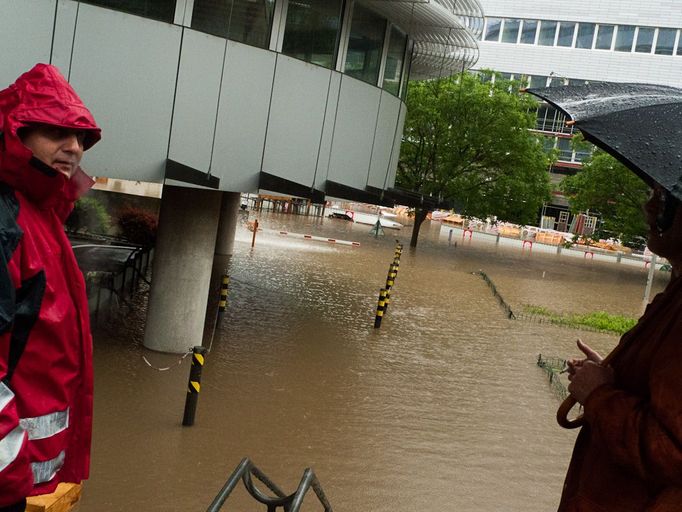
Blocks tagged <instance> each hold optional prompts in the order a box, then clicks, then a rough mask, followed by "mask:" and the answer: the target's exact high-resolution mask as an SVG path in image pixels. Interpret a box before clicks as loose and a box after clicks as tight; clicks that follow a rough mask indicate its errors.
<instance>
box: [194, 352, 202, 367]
mask: <svg viewBox="0 0 682 512" xmlns="http://www.w3.org/2000/svg"><path fill="white" fill-rule="evenodd" d="M194 357H195V358H196V360H197V361H199V364H200V365H202V366H203V364H204V356H202V355H201V354H194Z"/></svg>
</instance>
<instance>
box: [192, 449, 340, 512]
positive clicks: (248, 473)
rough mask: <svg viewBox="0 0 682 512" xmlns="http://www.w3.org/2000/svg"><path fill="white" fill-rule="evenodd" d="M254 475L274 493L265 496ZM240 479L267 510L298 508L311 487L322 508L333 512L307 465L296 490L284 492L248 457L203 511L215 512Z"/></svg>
mask: <svg viewBox="0 0 682 512" xmlns="http://www.w3.org/2000/svg"><path fill="white" fill-rule="evenodd" d="M253 476H255V477H256V478H257V479H258V480H259V481H260V482H261V483H263V484H265V486H266V487H267V488H268V489H270V491H272V492H273V493H274V494H275V495H276V496H274V497H271V496H268V495H266V494H265V493H263V492H262V491H261V490H260V489H258V488H257V487H256V486H255V485H254V482H253V478H252V477H253ZM239 480H242V481H243V482H244V486H245V487H246V490H247V491H248V492H249V494H250V495H251V496H252V497H253V498H254V499H256V500H257V501H259V502H260V503H262V504H264V505H266V506H267V510H268V512H276V510H277V508H278V507H281V508H282V509H283V510H284V511H285V512H299V510H300V508H301V505H302V504H303V499H304V498H305V495H306V493H307V492H308V490H310V488H311V487H312V489H313V492H314V493H315V495H316V496H317V499H318V500H319V501H320V503H321V504H322V506H323V507H324V510H325V512H333V511H332V507H331V505H330V504H329V501H328V500H327V497H326V496H325V494H324V491H323V490H322V486H321V485H320V482H319V481H318V480H317V477H316V476H315V473H314V472H313V470H312V469H311V468H306V469H305V471H304V472H303V477H302V478H301V482H300V483H299V485H298V488H297V489H296V492H294V493H293V494H289V495H287V494H286V493H285V492H284V491H282V489H280V488H279V487H278V486H277V485H276V484H275V483H274V482H272V481H271V480H270V479H269V478H268V477H267V475H266V474H265V473H263V472H262V471H261V470H260V469H259V468H258V467H257V466H256V465H255V464H253V462H251V461H250V460H249V459H248V458H244V459H242V461H241V462H240V463H239V465H238V466H237V467H236V469H235V470H234V471H233V472H232V474H231V475H230V477H229V478H228V479H227V481H226V482H225V485H223V487H222V489H220V492H218V494H217V495H216V497H215V498H214V499H213V502H212V503H211V504H210V505H209V507H208V509H206V512H218V511H219V510H220V509H221V508H222V506H223V504H224V503H225V501H226V500H227V498H228V497H229V496H230V493H231V492H232V491H233V490H234V489H235V487H237V484H238V483H239Z"/></svg>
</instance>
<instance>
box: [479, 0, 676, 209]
mask: <svg viewBox="0 0 682 512" xmlns="http://www.w3.org/2000/svg"><path fill="white" fill-rule="evenodd" d="M481 4H482V5H483V10H484V12H485V27H484V30H483V34H482V37H481V41H480V43H479V45H480V58H479V61H478V63H477V64H476V68H477V69H493V70H495V71H499V72H502V73H503V74H504V76H505V77H513V78H516V79H522V80H527V84H528V85H529V86H531V87H544V86H552V85H559V84H562V83H570V84H580V83H584V82H585V81H588V82H594V81H611V82H643V83H654V84H662V85H671V86H675V87H682V30H681V29H682V5H681V4H680V2H679V1H677V0H649V1H647V2H643V1H641V0H602V1H599V2H597V1H591V0H575V1H572V2H556V1H553V0H536V1H535V2H525V3H524V2H509V1H508V0H481ZM537 129H538V130H539V131H541V132H543V133H544V134H545V135H547V136H548V139H547V144H548V146H555V147H557V148H558V149H559V161H558V162H557V164H556V165H555V166H554V167H553V169H552V170H551V176H552V181H553V182H554V183H558V182H559V181H560V180H561V178H562V177H563V176H564V175H566V174H571V173H574V172H576V170H577V169H579V168H580V166H581V164H580V161H581V160H582V158H583V157H584V156H585V155H584V154H581V153H576V152H574V151H573V150H572V148H571V142H570V136H571V133H572V129H571V128H570V127H566V126H565V125H564V118H563V116H561V115H559V114H558V113H557V112H556V111H555V110H554V109H552V108H550V107H547V106H544V107H541V108H540V110H539V113H538V122H537ZM553 203H554V204H553V206H554V208H552V207H550V208H548V209H547V213H549V214H550V215H552V216H556V217H557V218H558V216H559V213H560V210H561V209H562V208H563V207H565V206H566V204H567V203H566V201H565V199H564V198H563V197H562V196H561V195H560V194H558V193H557V194H555V196H554V201H553Z"/></svg>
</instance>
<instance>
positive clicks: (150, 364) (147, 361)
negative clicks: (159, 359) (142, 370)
mask: <svg viewBox="0 0 682 512" xmlns="http://www.w3.org/2000/svg"><path fill="white" fill-rule="evenodd" d="M191 353H192V349H190V350H189V351H188V352H187V353H186V354H185V355H184V356H182V357H181V358H180V359H178V361H177V363H176V364H174V365H171V366H166V367H165V368H159V367H158V366H154V365H153V364H152V363H150V362H149V360H148V359H147V358H146V357H145V356H144V354H143V355H142V359H143V360H144V362H145V363H147V366H149V367H150V368H151V369H152V370H156V371H159V372H165V371H167V370H170V369H171V368H175V367H176V366H179V365H180V364H181V363H182V361H183V360H184V359H185V358H186V357H187V356H188V355H190V354H191Z"/></svg>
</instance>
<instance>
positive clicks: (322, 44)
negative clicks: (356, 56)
mask: <svg viewBox="0 0 682 512" xmlns="http://www.w3.org/2000/svg"><path fill="white" fill-rule="evenodd" d="M341 5H342V3H341V0H296V1H295V2H289V8H288V9H287V21H286V27H285V28H284V42H283V44H282V53H283V54H285V55H289V56H290V57H295V58H297V59H301V60H304V61H306V62H312V63H313V64H317V65H319V66H324V67H326V68H332V67H334V56H335V55H336V48H337V46H338V40H339V26H340V20H341Z"/></svg>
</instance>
